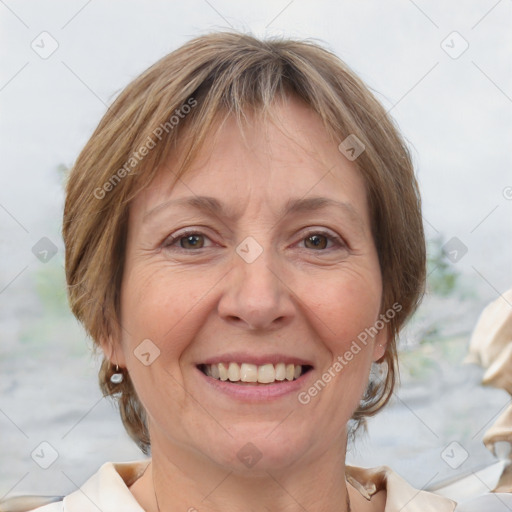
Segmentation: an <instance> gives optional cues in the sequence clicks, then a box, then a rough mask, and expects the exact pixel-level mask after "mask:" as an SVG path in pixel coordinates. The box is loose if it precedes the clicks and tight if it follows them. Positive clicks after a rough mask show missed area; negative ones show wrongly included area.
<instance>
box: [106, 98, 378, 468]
mask: <svg viewBox="0 0 512 512" xmlns="http://www.w3.org/2000/svg"><path fill="white" fill-rule="evenodd" d="M274 114H275V116H274V118H275V119H279V120H280V121H279V123H278V124H274V123H275V122H274V123H272V122H263V121H258V120H256V119H255V118H253V119H252V121H253V122H250V123H249V124H248V126H247V127H246V128H245V129H244V135H241V133H240V131H239V128H238V126H237V123H236V121H235V120H234V119H229V120H228V121H227V122H225V123H224V124H223V125H222V126H221V127H220V129H219V130H218V131H217V132H216V134H215V135H212V137H211V140H209V141H208V143H207V144H206V145H205V146H204V148H203V150H202V151H201V153H200V155H199V156H198V158H197V159H196V161H195V162H194V164H193V165H192V167H191V168H190V170H189V171H187V173H186V174H185V175H184V176H183V177H182V179H181V180H180V181H178V182H177V183H176V184H174V185H173V181H174V175H173V170H175V169H176V168H177V164H178V162H177V161H176V160H170V161H169V162H168V165H167V166H166V168H165V169H163V170H162V171H160V173H159V175H158V176H157V178H156V179H155V181H154V182H153V183H152V186H151V187H150V188H149V189H147V190H145V191H144V192H143V193H141V194H140V195H138V196H137V198H136V199H135V201H134V202H133V204H132V206H131V209H130V218H129V229H128V240H127V246H126V263H125V268H124V276H123V283H122V291H121V324H122V333H121V335H120V336H121V338H120V339H119V340H116V342H117V344H115V345H114V346H115V356H113V361H114V362H117V363H118V364H119V365H122V366H124V367H126V368H127V369H128V372H129V373H130V375H131V378H132V380H133V382H134V385H135V388H136V390H137V393H138V396H139V398H140V400H141V401H142V403H143V405H144V407H145V408H146V411H147V414H148V418H149V425H150V433H151V437H152V449H153V454H155V453H156V452H157V451H162V450H163V451H164V452H165V453H167V454H168V455H169V456H170V457H171V458H172V457H180V456H181V455H185V454H187V456H188V457H190V456H191V455H194V456H195V457H197V458H199V460H202V461H204V462H206V461H209V462H213V463H215V464H217V465H220V466H222V467H226V468H231V469H233V470H235V471H243V470H245V471H247V470H249V469H251V468H252V467H253V466H255V468H258V469H263V470H269V469H272V468H274V469H276V468H286V467H291V466H293V465H294V464H307V463H308V462H311V461H313V460H315V459H318V458H319V457H322V456H323V455H325V454H326V453H328V452H327V451H328V450H329V449H335V450H338V451H339V450H340V449H341V450H342V449H343V448H344V443H345V437H346V434H345V426H346V423H347V421H348V420H349V419H350V417H351V415H352V413H353V411H354V410H355V408H356V407H357V406H358V404H359V400H360V398H361V395H362V393H363V392H364V390H365V388H366V385H367V381H368V373H369V369H370V366H371V362H372V361H374V360H377V359H379V358H380V357H382V355H383V353H384V347H385V343H386V332H385V329H382V330H381V331H380V332H379V334H378V335H377V336H376V337H375V338H373V339H372V338H371V337H368V336H367V338H368V339H367V342H366V344H364V343H362V342H361V341H358V336H359V337H360V338H359V339H361V338H362V337H361V333H364V331H365V329H366V328H369V327H372V326H373V325H374V324H375V322H376V321H377V320H378V319H379V313H380V311H379V306H380V303H381V294H382V282H381V273H380V269H379V262H378V257H377V253H376V249H375V246H374V242H373V239H372V234H371V228H370V217H369V209H368V204H367V199H366V194H365V187H364V182H363V179H362V178H361V175H360V173H359V172H358V170H357V169H356V167H355V165H354V164H353V163H351V162H349V161H348V160H347V159H346V158H345V157H344V156H343V155H342V154H341V153H340V151H339V150H338V148H337V144H336V143H335V142H332V141H331V140H330V139H329V137H328V135H327V132H326V131H325V129H324V128H323V126H322V123H321V120H320V119H319V117H318V116H317V115H316V114H315V113H313V112H312V111H311V110H309V109H308V108H307V107H305V106H304V105H303V104H302V103H299V102H298V101H297V100H294V99H289V100H288V101H287V103H286V104H277V105H276V106H275V107H274ZM363 338H364V336H363ZM380 344H382V345H380ZM347 352H350V353H351V354H352V357H350V355H347ZM341 361H343V363H342V362H341ZM336 363H338V364H336ZM219 364H220V365H221V366H219ZM340 367H341V368H340ZM224 372H226V373H224ZM299 372H300V373H301V374H300V376H299V377H298V378H296V376H297V374H299ZM226 375H227V376H228V377H227V380H224V379H226ZM326 375H327V376H326ZM329 376H330V378H329ZM240 378H241V379H242V381H239V379H240ZM290 378H291V379H294V380H288V379H290ZM283 379H284V380H283ZM255 380H257V381H258V382H254V381H255ZM237 381H238V382H237ZM246 381H249V382H246ZM319 381H320V382H319ZM315 383H316V387H315ZM315 390H316V392H315ZM342 451H343V450H342ZM252 470H253V471H254V469H252Z"/></svg>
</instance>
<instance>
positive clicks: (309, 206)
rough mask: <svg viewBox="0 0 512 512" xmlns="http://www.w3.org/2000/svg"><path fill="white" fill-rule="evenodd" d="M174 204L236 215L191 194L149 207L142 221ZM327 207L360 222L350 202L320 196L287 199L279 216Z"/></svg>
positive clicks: (225, 214) (220, 204)
mask: <svg viewBox="0 0 512 512" xmlns="http://www.w3.org/2000/svg"><path fill="white" fill-rule="evenodd" d="M175 206H185V207H188V208H192V209H196V210H199V211H203V212H207V213H211V214H213V215H215V216H220V217H231V218H233V217H236V216H235V215H233V212H232V211H229V209H228V208H227V206H225V205H224V204H223V203H221V202H220V201H219V200H218V199H216V198H214V197H209V196H193V197H182V198H179V199H171V200H170V201H166V202H165V203H162V204H160V205H158V206H156V207H155V208H153V209H151V210H150V211H149V212H147V213H146V214H145V215H144V218H143V222H144V223H146V222H147V221H148V220H149V218H150V217H153V216H154V215H155V214H157V213H158V212H160V211H162V210H167V209H168V208H171V207H175ZM329 207H331V208H332V207H334V208H337V209H339V210H342V211H343V212H344V213H345V214H346V215H348V216H349V217H350V218H351V219H352V220H354V221H355V222H357V223H358V224H361V223H362V219H361V217H360V215H359V214H358V213H357V211H356V209H355V208H354V206H352V205H351V204H350V203H346V202H343V201H337V200H335V199H330V198H327V197H320V196H315V197H305V198H298V199H293V198H291V199H289V200H288V201H287V202H286V204H285V205H284V207H283V208H282V210H281V212H280V214H279V217H283V216H285V215H289V214H293V213H307V212H312V211H318V210H322V209H325V208H329Z"/></svg>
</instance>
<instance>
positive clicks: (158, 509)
mask: <svg viewBox="0 0 512 512" xmlns="http://www.w3.org/2000/svg"><path fill="white" fill-rule="evenodd" d="M150 464H151V463H150ZM150 464H148V466H147V467H146V469H145V470H144V473H145V472H146V471H147V469H148V468H149V466H150ZM144 473H142V475H144ZM151 480H152V482H153V492H154V493H155V503H156V510H157V512H161V511H160V504H159V503H158V496H157V495H156V487H155V475H154V473H153V468H151ZM345 488H346V490H347V512H352V508H351V506H350V496H349V495H348V486H347V483H346V481H345Z"/></svg>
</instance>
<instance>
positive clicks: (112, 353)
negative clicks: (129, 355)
mask: <svg viewBox="0 0 512 512" xmlns="http://www.w3.org/2000/svg"><path fill="white" fill-rule="evenodd" d="M99 344H100V347H101V350H102V351H103V355H104V356H105V358H106V359H108V360H109V361H110V362H111V363H112V364H117V365H118V366H121V367H123V368H125V367H126V362H125V359H124V352H123V350H122V347H121V343H119V341H118V340H117V339H114V337H113V336H111V335H108V336H106V335H105V336H100V339H99Z"/></svg>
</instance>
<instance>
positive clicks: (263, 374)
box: [198, 362, 312, 385]
mask: <svg viewBox="0 0 512 512" xmlns="http://www.w3.org/2000/svg"><path fill="white" fill-rule="evenodd" d="M198 368H199V370H201V371H202V372H203V373H204V374H205V375H206V376H208V377H212V378H213V379H216V380H220V381H229V382H232V383H234V384H253V385H258V384H274V383H276V382H277V383H278V382H283V381H293V380H296V379H298V378H299V377H300V376H302V375H304V374H305V373H307V372H308V371H310V370H311V369H312V367H311V366H309V365H297V364H293V363H288V364H287V363H277V364H271V363H267V364H262V365H255V364H250V363H241V364H239V363H235V362H229V363H216V364H201V365H199V366H198Z"/></svg>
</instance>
